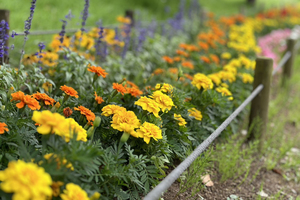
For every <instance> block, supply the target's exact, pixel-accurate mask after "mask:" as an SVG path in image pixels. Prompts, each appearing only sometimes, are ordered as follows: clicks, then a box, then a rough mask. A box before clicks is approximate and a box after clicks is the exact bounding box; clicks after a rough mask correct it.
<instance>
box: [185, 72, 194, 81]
mask: <svg viewBox="0 0 300 200" xmlns="http://www.w3.org/2000/svg"><path fill="white" fill-rule="evenodd" d="M184 76H185V77H186V78H187V79H189V80H191V81H192V80H193V77H192V76H191V75H189V74H184Z"/></svg>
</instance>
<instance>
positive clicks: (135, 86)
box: [126, 81, 139, 89]
mask: <svg viewBox="0 0 300 200" xmlns="http://www.w3.org/2000/svg"><path fill="white" fill-rule="evenodd" d="M127 84H128V85H130V86H131V87H133V88H137V89H139V87H138V86H137V85H136V84H134V83H133V82H131V81H126V85H127Z"/></svg>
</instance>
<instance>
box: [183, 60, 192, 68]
mask: <svg viewBox="0 0 300 200" xmlns="http://www.w3.org/2000/svg"><path fill="white" fill-rule="evenodd" d="M181 65H182V66H183V67H186V68H189V69H194V65H193V63H192V62H190V61H185V62H182V63H181Z"/></svg>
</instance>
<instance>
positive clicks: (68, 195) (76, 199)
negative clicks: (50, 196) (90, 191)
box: [60, 183, 89, 200]
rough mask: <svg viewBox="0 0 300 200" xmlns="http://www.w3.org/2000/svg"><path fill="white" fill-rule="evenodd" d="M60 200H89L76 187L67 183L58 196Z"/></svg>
mask: <svg viewBox="0 0 300 200" xmlns="http://www.w3.org/2000/svg"><path fill="white" fill-rule="evenodd" d="M60 198H61V199H62V200H89V197H88V195H87V193H86V192H85V191H84V190H83V189H82V188H81V187H80V186H78V185H76V184H74V183H68V184H67V185H66V189H65V190H64V192H63V194H61V195H60Z"/></svg>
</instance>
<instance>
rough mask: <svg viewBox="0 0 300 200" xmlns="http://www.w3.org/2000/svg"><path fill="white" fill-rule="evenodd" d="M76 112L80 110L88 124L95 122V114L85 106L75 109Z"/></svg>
mask: <svg viewBox="0 0 300 200" xmlns="http://www.w3.org/2000/svg"><path fill="white" fill-rule="evenodd" d="M74 110H78V111H80V113H81V114H82V115H85V117H86V119H87V120H88V122H91V121H94V120H95V118H96V116H95V114H94V113H93V112H92V111H91V110H89V109H87V108H86V107H84V106H78V108H76V107H74Z"/></svg>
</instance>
